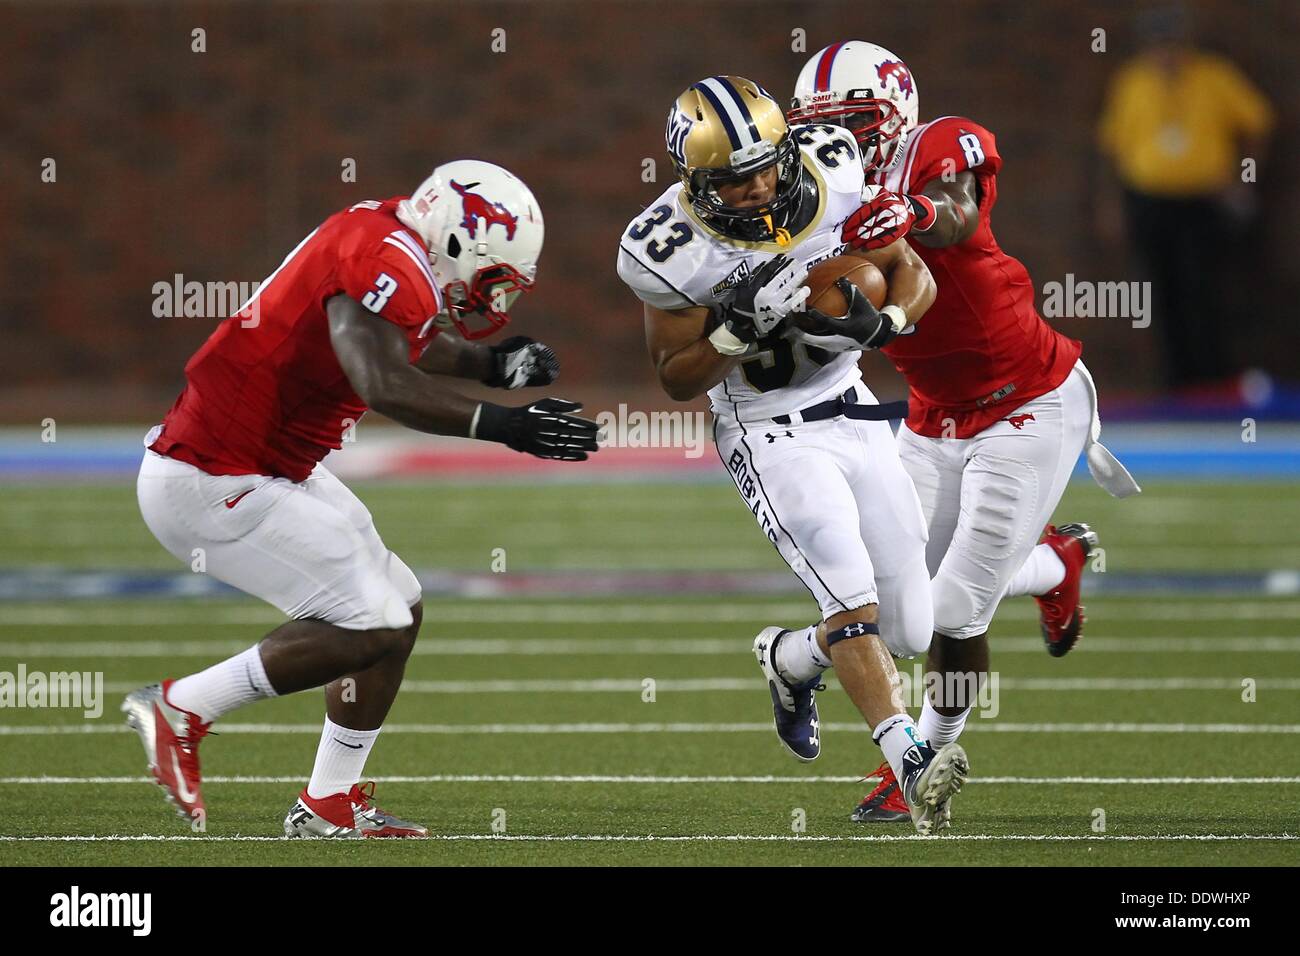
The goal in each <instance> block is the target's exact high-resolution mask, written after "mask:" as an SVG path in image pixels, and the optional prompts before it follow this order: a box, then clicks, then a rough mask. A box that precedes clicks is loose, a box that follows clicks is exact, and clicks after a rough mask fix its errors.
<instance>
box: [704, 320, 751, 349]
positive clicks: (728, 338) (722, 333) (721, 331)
mask: <svg viewBox="0 0 1300 956" xmlns="http://www.w3.org/2000/svg"><path fill="white" fill-rule="evenodd" d="M709 344H710V345H712V346H713V347H714V348H715V349H717V350H718V352H719V353H720V354H722V355H744V354H745V353H746V352H748V351H749V343H748V342H742V341H741V340H740V339H738V338H736V336H735V334H734V333H733V332H732V331H731V329H729V328H727V326H726V323H723V324H722V325H719V326H718V327H717V328H716V329H714V330H713V331H712V332H710V333H709Z"/></svg>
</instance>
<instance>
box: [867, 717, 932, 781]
mask: <svg viewBox="0 0 1300 956" xmlns="http://www.w3.org/2000/svg"><path fill="white" fill-rule="evenodd" d="M871 739H872V740H874V741H875V742H876V743H878V744H879V745H880V749H881V750H882V751H884V754H885V760H887V761H888V762H889V768H890V769H891V770H893V771H894V776H895V777H897V778H898V779H899V780H902V779H903V773H904V770H903V754H905V753H907V751H908V750H909V749H910V748H912V747H915V746H916V745H917V744H919V743H921V742H923V741H924V740H925V738H924V737H922V736H921V734H920V732H919V731H918V730H917V729H916V724H914V723H912V718H911V717H909V716H907V714H895V715H894V716H893V717H889V718H887V719H886V720H882V721H881V722H880V723H879V724H877V725H876V727H875V729H874V730H873V731H872V733H871Z"/></svg>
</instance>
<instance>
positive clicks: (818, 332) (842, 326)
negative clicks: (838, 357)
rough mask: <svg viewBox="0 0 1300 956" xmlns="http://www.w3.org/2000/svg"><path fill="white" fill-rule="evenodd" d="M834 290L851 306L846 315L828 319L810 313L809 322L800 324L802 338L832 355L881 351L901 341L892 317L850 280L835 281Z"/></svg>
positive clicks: (824, 316) (807, 312) (807, 320)
mask: <svg viewBox="0 0 1300 956" xmlns="http://www.w3.org/2000/svg"><path fill="white" fill-rule="evenodd" d="M835 287H836V288H837V289H839V290H840V292H841V293H843V294H844V298H845V300H846V301H847V302H848V303H849V311H848V312H847V313H846V314H845V315H827V314H826V313H825V312H822V311H820V310H818V309H808V310H806V312H805V315H806V316H807V319H806V320H805V321H803V322H801V323H800V333H801V334H800V336H799V337H800V338H801V339H802V340H803V341H805V342H807V343H808V344H810V345H816V346H819V347H821V348H824V349H828V350H830V351H832V352H844V351H849V350H851V349H878V348H880V347H882V346H885V345H888V344H889V343H890V342H892V341H893V340H894V339H895V338H897V337H898V331H897V330H896V329H895V328H894V323H893V319H892V318H891V316H889V315H888V314H886V313H885V312H882V311H880V310H878V309H877V308H876V307H875V306H874V305H872V304H871V300H870V299H868V298H867V297H866V296H865V295H863V293H862V290H861V289H859V288H858V287H857V286H856V285H854V284H853V283H852V282H850V281H849V280H848V279H844V278H840V279H836V280H835Z"/></svg>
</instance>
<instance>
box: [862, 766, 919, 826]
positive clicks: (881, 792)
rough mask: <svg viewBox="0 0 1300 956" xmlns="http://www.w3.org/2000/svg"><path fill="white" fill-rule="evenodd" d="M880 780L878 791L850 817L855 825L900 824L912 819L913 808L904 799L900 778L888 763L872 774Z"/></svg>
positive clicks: (877, 785) (869, 796) (873, 791)
mask: <svg viewBox="0 0 1300 956" xmlns="http://www.w3.org/2000/svg"><path fill="white" fill-rule="evenodd" d="M872 776H873V777H877V778H879V780H880V782H879V783H878V784H876V789H874V790H872V791H871V792H870V793H869V794H867V796H866V798H865V799H864V800H863V801H862V802H861V803H859V804H858V806H857V809H856V810H854V811H853V814H852V816H850V817H849V819H850V820H852V821H853V822H854V823H899V822H901V821H903V820H910V819H912V808H911V807H909V806H908V805H907V801H906V800H904V799H903V791H902V790H901V789H900V788H899V786H898V778H897V777H895V776H894V771H893V770H892V769H890V766H889V764H888V763H882V764H881V765H880V766H879V767H877V768H876V770H875V772H874V773H873V774H872Z"/></svg>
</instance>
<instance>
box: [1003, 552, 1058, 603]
mask: <svg viewBox="0 0 1300 956" xmlns="http://www.w3.org/2000/svg"><path fill="white" fill-rule="evenodd" d="M1064 580H1065V562H1064V561H1062V560H1061V557H1060V555H1058V554H1057V553H1056V552H1055V551H1053V550H1052V548H1051V545H1046V544H1040V545H1038V546H1037V547H1036V548H1034V550H1033V551H1030V552H1029V557H1028V558H1027V559H1026V560H1025V563H1024V564H1022V565H1021V566H1020V570H1019V571H1017V572H1016V573H1015V576H1014V577H1013V578H1012V579H1011V583H1010V584H1008V585H1007V590H1006V594H1005V596H1006V597H1019V596H1020V595H1022V594H1035V595H1037V594H1047V593H1048V592H1049V591H1055V590H1056V587H1057V585H1059V584H1060V583H1061V582H1062V581H1064Z"/></svg>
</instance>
